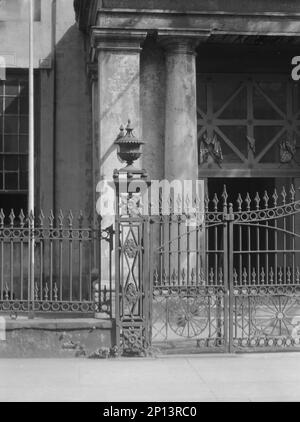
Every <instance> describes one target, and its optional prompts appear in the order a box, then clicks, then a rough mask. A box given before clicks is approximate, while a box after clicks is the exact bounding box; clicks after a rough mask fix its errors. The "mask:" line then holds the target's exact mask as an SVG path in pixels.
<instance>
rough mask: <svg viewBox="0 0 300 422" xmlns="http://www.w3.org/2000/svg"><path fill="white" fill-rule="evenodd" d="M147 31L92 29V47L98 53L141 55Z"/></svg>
mask: <svg viewBox="0 0 300 422" xmlns="http://www.w3.org/2000/svg"><path fill="white" fill-rule="evenodd" d="M146 36H147V32H146V31H140V30H134V29H121V28H120V29H119V28H116V29H115V28H109V29H105V28H98V27H94V28H92V29H91V46H92V48H94V49H95V50H97V51H110V52H121V51H123V52H124V51H125V52H127V53H139V52H140V51H141V49H142V48H141V44H142V42H143V41H144V40H145V38H146Z"/></svg>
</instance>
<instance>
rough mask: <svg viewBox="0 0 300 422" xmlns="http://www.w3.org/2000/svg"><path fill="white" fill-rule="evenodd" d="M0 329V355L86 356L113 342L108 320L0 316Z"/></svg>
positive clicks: (109, 346)
mask: <svg viewBox="0 0 300 422" xmlns="http://www.w3.org/2000/svg"><path fill="white" fill-rule="evenodd" d="M0 329H1V335H0V358H74V357H78V358H87V357H89V356H90V355H92V354H93V353H95V351H97V350H99V349H101V348H111V347H112V346H113V344H114V340H113V339H114V324H113V321H111V320H97V319H92V318H89V319H79V318H76V319H75V318H73V319H42V318H38V319H33V320H29V319H27V318H21V317H20V318H18V319H17V320H12V319H10V318H2V319H1V324H0Z"/></svg>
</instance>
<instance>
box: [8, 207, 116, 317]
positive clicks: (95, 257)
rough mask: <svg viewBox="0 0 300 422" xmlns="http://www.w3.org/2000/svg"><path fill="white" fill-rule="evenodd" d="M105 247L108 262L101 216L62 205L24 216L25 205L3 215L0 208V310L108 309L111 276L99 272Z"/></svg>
mask: <svg viewBox="0 0 300 422" xmlns="http://www.w3.org/2000/svg"><path fill="white" fill-rule="evenodd" d="M105 241H107V242H105ZM30 242H34V285H31V284H30V276H29V274H30V264H29V262H30V256H29V254H30V248H29V245H30ZM103 243H105V244H103ZM105 248H106V249H107V251H108V252H107V254H106V255H107V257H108V262H110V261H111V253H112V233H111V228H109V229H106V230H103V229H102V224H101V218H100V217H97V218H94V219H93V218H85V217H84V216H83V214H82V213H81V212H80V213H78V215H76V216H74V215H73V214H72V212H69V213H68V214H66V215H64V214H63V212H62V211H61V212H59V213H58V215H56V216H55V215H54V214H53V212H50V214H49V216H47V217H45V215H44V214H43V212H40V213H39V215H37V216H35V217H33V216H32V215H31V216H27V217H25V215H24V213H23V211H21V213H19V214H18V215H17V216H16V215H15V213H14V212H13V211H11V213H10V214H9V215H7V216H6V215H4V213H3V210H2V211H1V212H0V312H10V313H13V314H18V313H24V312H25V313H26V312H29V311H31V312H35V313H66V314H95V313H98V312H104V313H107V314H109V315H110V313H111V294H112V285H111V281H110V280H111V277H110V274H107V276H106V277H103V269H102V265H101V264H102V263H101V261H102V257H101V256H102V254H103V250H104V249H105ZM109 267H110V265H108V268H109ZM103 279H104V280H103Z"/></svg>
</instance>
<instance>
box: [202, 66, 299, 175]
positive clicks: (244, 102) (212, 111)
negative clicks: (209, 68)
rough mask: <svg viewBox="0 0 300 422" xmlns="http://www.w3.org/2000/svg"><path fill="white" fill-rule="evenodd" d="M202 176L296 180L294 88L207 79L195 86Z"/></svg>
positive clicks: (283, 83) (253, 80) (255, 78)
mask: <svg viewBox="0 0 300 422" xmlns="http://www.w3.org/2000/svg"><path fill="white" fill-rule="evenodd" d="M197 87H198V88H197V89H198V101H197V111H198V142H199V170H200V171H201V176H202V177H233V176H234V177H246V176H247V177H250V176H251V177H260V176H262V177H266V175H267V174H268V175H269V177H277V176H278V177H282V176H285V177H286V176H291V177H297V175H299V170H300V149H299V147H300V130H299V128H300V118H299V117H300V104H299V84H295V83H293V82H292V81H291V80H290V79H289V78H288V77H286V76H280V75H277V76H272V77H271V76H269V75H238V74H232V75H230V74H228V75H224V74H215V75H214V74H211V75H207V76H206V75H199V79H198V83H197Z"/></svg>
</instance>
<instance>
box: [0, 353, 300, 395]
mask: <svg viewBox="0 0 300 422" xmlns="http://www.w3.org/2000/svg"><path fill="white" fill-rule="evenodd" d="M0 401H1V402H3V401H96V402H97V401H98V402H99V401H100V402H110V401H125V402H130V401H170V402H172V401H196V402H200V401H300V354H296V353H285V354H283V353H280V354H279V353H277V354H253V355H250V354H248V355H229V356H228V355H217V356H216V355H209V356H208V355H202V356H179V357H174V356H173V357H165V358H164V357H160V358H158V359H117V360H85V359H78V360H73V359H71V360H68V359H64V360H53V359H49V360H46V359H45V360H40V359H35V360H33V359H30V360H13V359H12V360H0Z"/></svg>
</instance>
